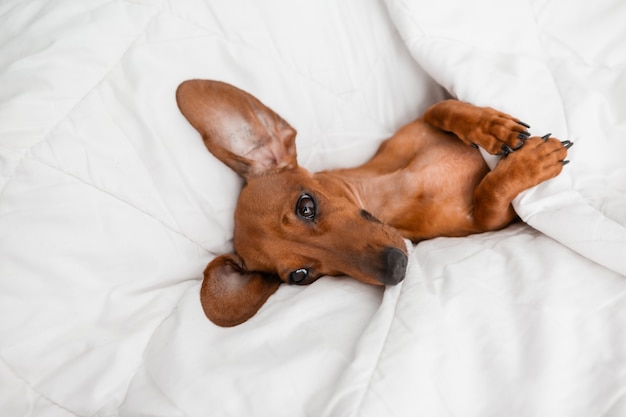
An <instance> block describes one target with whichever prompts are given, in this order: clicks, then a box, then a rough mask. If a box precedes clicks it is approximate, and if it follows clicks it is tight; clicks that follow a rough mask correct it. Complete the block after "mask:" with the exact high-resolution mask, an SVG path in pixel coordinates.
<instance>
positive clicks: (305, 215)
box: [296, 194, 316, 221]
mask: <svg viewBox="0 0 626 417" xmlns="http://www.w3.org/2000/svg"><path fill="white" fill-rule="evenodd" d="M296 214H297V215H298V217H300V218H301V219H304V220H310V221H313V220H315V215H316V212H315V200H313V197H311V196H310V195H309V194H302V195H301V196H300V198H299V199H298V204H296Z"/></svg>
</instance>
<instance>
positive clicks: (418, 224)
mask: <svg viewBox="0 0 626 417" xmlns="http://www.w3.org/2000/svg"><path fill="white" fill-rule="evenodd" d="M176 101H177V104H178V107H179V109H180V111H181V112H182V114H183V115H184V116H185V118H186V119H187V120H188V121H189V123H190V124H191V125H192V126H193V127H194V128H195V129H196V130H197V131H198V132H199V133H200V135H201V136H202V140H203V141H204V144H205V146H206V147H207V149H208V150H209V151H210V152H211V153H212V154H213V155H214V156H215V157H216V158H217V159H219V160H220V161H221V162H223V163H224V164H226V165H227V166H228V167H230V168H231V169H232V170H233V171H235V172H236V173H237V174H239V175H240V176H241V177H242V178H243V179H244V181H245V185H244V186H243V188H242V190H241V192H240V195H239V199H238V202H237V207H236V210H235V226H234V234H233V245H234V250H235V253H230V254H223V255H220V256H217V257H216V258H215V259H213V261H211V262H210V263H209V265H208V266H207V267H206V270H205V271H204V279H203V283H202V287H201V291H200V300H201V304H202V307H203V310H204V312H205V314H206V316H207V317H208V318H209V319H210V320H211V321H213V322H214V323H215V324H217V325H219V326H235V325H238V324H241V323H243V322H245V321H246V320H248V319H249V318H250V317H252V316H253V315H254V314H255V313H256V312H257V311H258V309H259V308H260V307H261V306H262V305H263V304H264V303H265V301H266V300H267V298H268V297H269V296H270V295H271V294H272V293H274V292H275V291H276V290H277V288H278V287H279V285H280V284H281V283H283V282H284V283H289V284H297V285H306V284H310V283H312V282H313V281H315V280H317V279H318V278H319V277H321V276H323V275H331V276H338V275H347V276H351V277H353V278H355V279H357V280H359V281H362V282H364V283H367V284H374V285H395V284H397V283H399V282H400V281H402V280H403V279H404V276H405V273H406V267H407V252H406V244H405V239H410V240H411V241H413V242H419V241H421V240H424V239H430V238H434V237H438V236H456V237H458V236H467V235H469V234H473V233H480V232H485V231H492V230H498V229H501V228H504V227H506V226H507V225H509V224H510V223H511V222H513V221H514V220H516V218H517V217H516V214H515V212H514V210H513V207H512V206H511V201H512V200H513V199H514V198H515V197H516V196H517V195H518V194H519V193H520V192H522V191H524V190H526V189H529V188H531V187H533V186H535V185H537V184H540V183H541V182H543V181H546V180H548V179H551V178H553V177H555V176H557V175H558V174H559V173H560V172H561V170H562V168H563V166H564V165H565V164H567V163H568V161H567V160H565V158H566V155H567V149H568V148H569V147H570V146H571V145H572V142H570V141H563V142H561V141H560V140H558V139H555V138H550V137H549V135H546V136H544V137H538V136H531V134H530V133H529V132H528V130H527V129H528V128H529V126H528V125H527V124H525V123H524V122H522V121H520V120H518V119H516V118H514V117H512V116H509V115H508V114H505V113H502V112H500V111H497V110H494V109H492V108H489V107H477V106H474V105H472V104H469V103H465V102H461V101H457V100H445V101H442V102H439V103H436V104H434V105H432V106H431V107H429V108H428V109H427V110H426V112H425V113H424V114H423V115H422V117H420V118H418V119H417V120H415V121H413V122H411V123H409V124H407V125H406V126H404V127H402V128H401V129H400V130H398V131H397V132H396V133H395V134H394V135H393V136H392V137H391V138H389V139H387V140H385V141H384V142H383V143H382V144H381V145H380V147H379V148H378V151H377V152H376V153H375V155H374V156H373V157H372V158H371V159H370V160H369V161H368V162H366V163H365V164H363V165H361V166H358V167H355V168H345V169H335V170H329V171H323V172H317V173H311V172H309V171H307V170H306V169H305V168H303V167H301V166H299V165H298V161H297V158H296V145H295V138H296V130H295V129H294V128H293V127H291V126H290V125H289V124H288V123H287V122H286V121H285V120H284V119H283V118H281V117H280V116H279V115H278V114H277V113H275V112H274V111H273V110H271V109H270V108H268V107H266V106H265V105H264V104H263V103H261V101H259V100H258V99H257V98H255V97H254V96H252V95H251V94H249V93H246V92H245V91H242V90H240V89H238V88H237V87H235V86H232V85H229V84H226V83H223V82H219V81H210V80H188V81H185V82H183V83H182V84H180V86H179V87H178V89H177V91H176ZM479 146H480V147H482V148H483V149H484V150H485V151H487V152H488V153H490V154H495V155H502V158H501V159H500V160H499V162H498V163H497V165H496V166H495V167H494V169H493V170H491V171H490V170H489V168H488V167H487V165H486V163H485V162H484V159H483V158H482V156H481V154H480V152H479V150H478V149H477V148H478V147H479Z"/></svg>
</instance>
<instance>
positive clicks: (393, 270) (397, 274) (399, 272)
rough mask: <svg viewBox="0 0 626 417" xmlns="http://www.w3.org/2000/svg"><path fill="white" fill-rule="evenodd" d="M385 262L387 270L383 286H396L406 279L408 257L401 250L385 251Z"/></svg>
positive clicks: (391, 249) (390, 249) (388, 249)
mask: <svg viewBox="0 0 626 417" xmlns="http://www.w3.org/2000/svg"><path fill="white" fill-rule="evenodd" d="M385 262H386V263H387V270H386V273H385V276H384V278H383V284H385V285H396V284H397V283H399V282H400V281H402V280H403V279H404V275H405V274H406V264H407V256H406V255H405V254H404V252H402V251H401V250H400V249H397V248H391V247H389V248H387V249H385Z"/></svg>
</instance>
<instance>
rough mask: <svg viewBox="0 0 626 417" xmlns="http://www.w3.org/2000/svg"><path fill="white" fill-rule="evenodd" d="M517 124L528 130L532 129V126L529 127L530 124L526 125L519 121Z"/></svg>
mask: <svg viewBox="0 0 626 417" xmlns="http://www.w3.org/2000/svg"><path fill="white" fill-rule="evenodd" d="M517 124H518V125H522V126H524V127H525V128H526V129H530V125H528V124H526V123H524V122H522V121H521V120H518V121H517Z"/></svg>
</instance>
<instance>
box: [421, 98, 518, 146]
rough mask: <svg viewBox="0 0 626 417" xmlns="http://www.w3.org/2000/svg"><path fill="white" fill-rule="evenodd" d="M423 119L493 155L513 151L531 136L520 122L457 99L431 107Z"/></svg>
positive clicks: (487, 108)
mask: <svg viewBox="0 0 626 417" xmlns="http://www.w3.org/2000/svg"><path fill="white" fill-rule="evenodd" d="M424 120H425V121H426V122H427V123H429V124H430V125H432V126H434V127H436V128H439V129H441V130H443V131H446V132H452V133H454V134H455V135H457V136H458V137H459V139H461V140H462V141H463V142H465V143H466V144H468V145H473V146H481V147H482V148H483V149H485V150H486V151H487V152H489V153H490V154H492V155H505V154H507V153H510V152H513V151H514V150H517V149H519V148H521V147H522V146H523V145H524V142H525V141H526V139H528V138H529V137H530V133H528V131H527V130H526V129H527V128H528V127H529V126H528V125H527V124H526V123H524V122H522V121H520V120H519V119H516V118H514V117H512V116H509V115H508V114H506V113H502V112H500V111H497V110H494V109H492V108H489V107H477V106H474V105H472V104H469V103H464V102H461V101H457V100H446V101H442V102H439V103H437V104H434V105H433V106H431V107H430V108H428V110H426V112H425V113H424Z"/></svg>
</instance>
